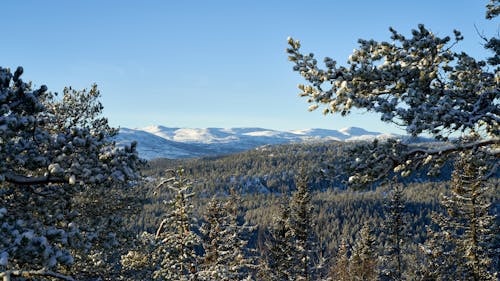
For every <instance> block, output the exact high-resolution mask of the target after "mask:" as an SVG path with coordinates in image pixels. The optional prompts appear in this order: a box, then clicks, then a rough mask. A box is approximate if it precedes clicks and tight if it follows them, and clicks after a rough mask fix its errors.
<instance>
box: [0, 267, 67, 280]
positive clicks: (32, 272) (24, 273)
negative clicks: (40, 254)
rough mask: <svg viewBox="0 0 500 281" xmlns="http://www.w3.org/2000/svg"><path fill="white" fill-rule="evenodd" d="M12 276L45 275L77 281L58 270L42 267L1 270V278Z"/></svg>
mask: <svg viewBox="0 0 500 281" xmlns="http://www.w3.org/2000/svg"><path fill="white" fill-rule="evenodd" d="M11 276H16V277H26V278H29V277H33V276H45V277H52V278H57V279H60V280H65V281H75V279H73V277H71V276H67V275H63V274H60V273H57V272H53V271H50V270H45V269H40V270H7V271H4V272H0V278H3V281H10V278H11Z"/></svg>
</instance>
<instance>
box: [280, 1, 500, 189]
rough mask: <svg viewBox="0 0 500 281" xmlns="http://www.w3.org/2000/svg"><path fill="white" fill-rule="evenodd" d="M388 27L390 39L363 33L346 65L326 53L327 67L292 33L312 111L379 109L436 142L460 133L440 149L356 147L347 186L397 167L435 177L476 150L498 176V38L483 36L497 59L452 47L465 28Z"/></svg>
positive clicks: (292, 54) (390, 144)
mask: <svg viewBox="0 0 500 281" xmlns="http://www.w3.org/2000/svg"><path fill="white" fill-rule="evenodd" d="M495 7H496V6H495ZM488 15H489V16H490V17H491V18H492V17H494V16H496V15H497V14H495V13H489V14H488ZM390 32H391V34H392V36H391V39H392V42H391V43H389V42H377V41H374V40H363V39H360V40H359V48H357V49H355V50H354V51H353V54H352V55H351V56H349V59H348V61H347V65H346V66H338V65H337V62H336V61H334V60H333V59H331V58H328V57H327V58H325V59H324V64H325V67H324V68H321V67H319V65H318V61H317V60H316V58H315V56H314V54H312V53H310V54H304V53H302V52H301V50H300V48H301V44H300V42H299V41H296V40H294V39H292V38H288V44H289V48H288V49H287V52H288V54H289V57H288V58H289V60H290V61H292V62H293V63H294V67H293V69H294V71H297V72H299V73H300V75H301V76H302V77H303V78H304V79H305V80H306V82H307V84H305V85H299V86H298V88H299V89H300V91H301V92H300V94H299V95H300V96H302V97H306V98H307V102H308V103H311V104H312V105H311V106H310V107H309V110H315V109H317V108H320V107H323V113H324V114H330V113H340V114H341V115H342V116H345V115H347V114H349V113H350V112H351V110H352V109H355V108H356V109H361V110H366V111H370V112H375V113H379V114H380V116H381V117H380V118H381V120H382V121H384V122H389V123H393V124H396V125H397V126H399V127H402V128H404V129H405V130H406V131H407V132H408V134H410V135H412V136H418V135H420V134H422V133H425V134H428V135H431V136H433V137H434V138H436V139H437V140H443V141H449V140H450V139H454V141H450V142H448V143H447V144H446V145H444V146H441V147H439V148H434V149H432V148H415V147H409V146H408V145H406V144H404V143H401V142H400V141H398V140H389V141H387V142H378V141H374V142H373V143H371V144H366V145H364V146H360V147H358V148H355V149H354V151H352V152H353V153H354V154H355V155H356V157H354V158H358V159H359V161H352V162H349V163H346V166H347V167H348V169H349V170H350V171H351V177H350V178H349V184H351V185H355V186H356V185H363V184H366V183H369V182H373V181H377V180H381V179H382V178H384V177H385V176H386V175H387V174H389V173H391V172H395V173H398V174H400V175H402V176H408V175H409V174H410V172H411V171H413V170H416V169H419V168H422V167H427V168H428V169H427V170H428V173H429V174H430V175H435V174H437V173H439V170H440V169H441V167H442V165H443V164H444V163H445V162H446V159H447V158H448V157H450V156H452V155H456V154H457V153H458V152H460V151H468V150H471V149H476V148H477V149H480V150H482V151H483V152H485V153H486V155H487V158H488V159H489V160H490V161H489V163H488V165H489V166H490V168H491V169H490V173H487V174H486V175H485V177H490V176H492V175H493V174H494V173H495V172H496V170H497V169H498V166H499V160H498V159H499V157H500V151H499V145H500V94H499V82H500V70H499V63H500V58H499V55H500V41H499V40H498V38H496V37H493V38H491V39H486V38H485V37H484V38H482V39H484V46H485V48H486V49H488V50H491V51H492V52H493V57H491V58H488V59H486V60H476V59H475V58H473V57H471V56H469V55H467V54H466V53H464V52H455V51H453V47H454V46H455V45H456V44H458V43H459V42H460V41H461V40H462V39H463V37H462V35H461V33H460V32H459V31H454V38H453V39H452V38H450V37H444V38H440V37H438V36H436V35H435V34H433V33H432V32H431V31H430V30H428V29H427V28H425V26H424V25H419V26H418V29H416V30H413V31H412V36H411V37H410V38H407V37H405V36H403V35H402V34H400V33H398V32H397V31H396V30H394V29H392V28H391V29H390ZM451 137H452V138H451Z"/></svg>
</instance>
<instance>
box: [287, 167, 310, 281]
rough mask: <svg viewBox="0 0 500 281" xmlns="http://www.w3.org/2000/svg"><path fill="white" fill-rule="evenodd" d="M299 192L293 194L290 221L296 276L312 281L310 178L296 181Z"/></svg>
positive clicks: (299, 178) (296, 277)
mask: <svg viewBox="0 0 500 281" xmlns="http://www.w3.org/2000/svg"><path fill="white" fill-rule="evenodd" d="M296 186H297V190H296V191H295V192H294V193H293V194H292V200H291V202H290V221H291V225H290V227H291V231H292V236H293V237H292V241H290V242H291V243H292V246H293V247H294V248H295V251H294V253H295V254H296V255H297V256H295V258H294V259H295V261H294V269H293V271H294V275H295V280H311V275H312V274H311V273H312V267H311V263H312V258H311V256H312V251H313V241H312V238H313V219H312V212H313V207H312V204H311V194H310V192H309V186H308V177H306V176H303V175H302V176H299V177H298V178H297V179H296Z"/></svg>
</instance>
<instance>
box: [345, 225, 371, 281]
mask: <svg viewBox="0 0 500 281" xmlns="http://www.w3.org/2000/svg"><path fill="white" fill-rule="evenodd" d="M376 251H377V249H376V245H375V237H374V236H373V234H372V233H371V230H370V225H369V224H368V223H365V224H364V225H363V228H361V231H360V235H359V237H358V239H357V243H356V244H355V245H354V247H353V249H352V255H351V258H350V261H349V262H350V266H349V272H350V276H351V278H353V279H352V280H360V281H363V280H376V278H377V255H376Z"/></svg>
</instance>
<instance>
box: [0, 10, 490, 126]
mask: <svg viewBox="0 0 500 281" xmlns="http://www.w3.org/2000/svg"><path fill="white" fill-rule="evenodd" d="M486 3H487V0H483V1H472V0H439V1H438V0H432V1H429V0H419V1H401V0H399V1H397V0H394V1H389V0H385V1H384V0H380V1H372V0H366V1H327V0H325V1H303V0H302V1H291V0H288V1H270V0H263V1H257V0H255V1H237V0H232V1H217V0H214V1H206V0H200V1H188V0H186V1H147V0H144V1H125V0H116V1H111V0H107V1H103V0H86V1H67V0H64V1H63V0H61V1H56V0H46V1H39V0H32V1H24V0H16V1H4V2H2V4H1V10H2V19H1V21H2V25H1V27H2V28H1V35H0V36H1V39H0V50H1V52H0V66H2V67H10V68H15V67H17V66H18V65H21V66H23V67H24V69H25V75H24V79H25V80H31V81H33V83H34V84H35V85H41V84H46V85H47V86H48V87H49V89H50V90H51V91H54V92H61V91H62V89H63V87H64V86H70V85H71V86H73V87H74V88H79V89H81V88H88V87H89V86H90V85H91V84H92V83H94V82H95V83H97V84H98V86H99V88H100V90H101V93H102V95H103V97H102V102H103V104H104V106H105V114H106V116H107V117H108V118H109V120H110V122H111V124H112V125H114V126H121V127H130V128H134V127H143V126H147V125H153V124H161V125H165V126H170V127H174V126H177V127H264V128H272V129H302V128H327V129H340V128H343V127H347V126H359V127H364V128H366V129H370V130H375V131H382V132H398V133H399V132H401V131H398V129H397V128H396V127H394V126H392V125H388V124H384V123H381V122H379V121H377V120H378V116H375V115H371V114H363V113H362V114H354V115H352V116H350V117H348V118H342V117H340V116H337V115H334V116H332V115H328V116H323V115H322V114H321V111H320V110H318V111H315V112H312V113H310V112H308V111H307V107H308V105H307V104H306V102H305V100H303V99H301V98H299V97H298V96H297V93H298V89H297V88H296V85H297V84H298V83H301V82H302V80H301V78H300V77H299V75H298V74H297V73H295V72H293V71H292V64H291V63H290V62H288V61H287V55H286V53H285V51H284V50H285V48H286V47H287V45H286V39H287V37H288V36H292V37H294V38H296V39H300V40H301V43H302V46H303V50H304V51H307V52H314V53H315V54H316V55H317V56H318V57H321V58H322V57H324V56H330V57H332V58H334V59H336V60H338V61H339V63H342V64H343V63H344V62H345V61H346V58H347V56H348V55H349V54H350V53H351V52H352V50H353V48H355V47H356V46H357V43H356V42H357V39H358V38H365V39H371V38H373V39H376V40H390V39H389V37H390V34H389V31H388V27H389V26H393V27H394V28H396V29H397V30H399V31H401V32H403V33H404V34H409V32H410V30H411V29H412V28H415V27H416V26H417V24H418V23H424V24H425V25H426V26H427V27H429V28H430V29H431V30H432V31H433V32H434V33H436V34H438V35H442V36H446V35H452V34H453V33H452V31H453V29H459V30H461V31H462V33H463V35H464V36H465V42H463V43H462V44H460V45H459V46H458V48H457V49H462V50H466V51H467V52H469V53H471V54H473V55H475V56H478V57H481V58H482V57H484V56H485V53H484V52H483V50H482V48H481V45H480V43H481V40H480V38H479V36H478V35H477V33H476V31H475V29H474V25H476V26H477V27H478V29H479V30H484V32H485V34H486V35H489V36H491V35H494V34H495V33H496V32H497V31H498V22H494V21H486V20H484V14H485V9H484V6H485V5H486Z"/></svg>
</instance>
